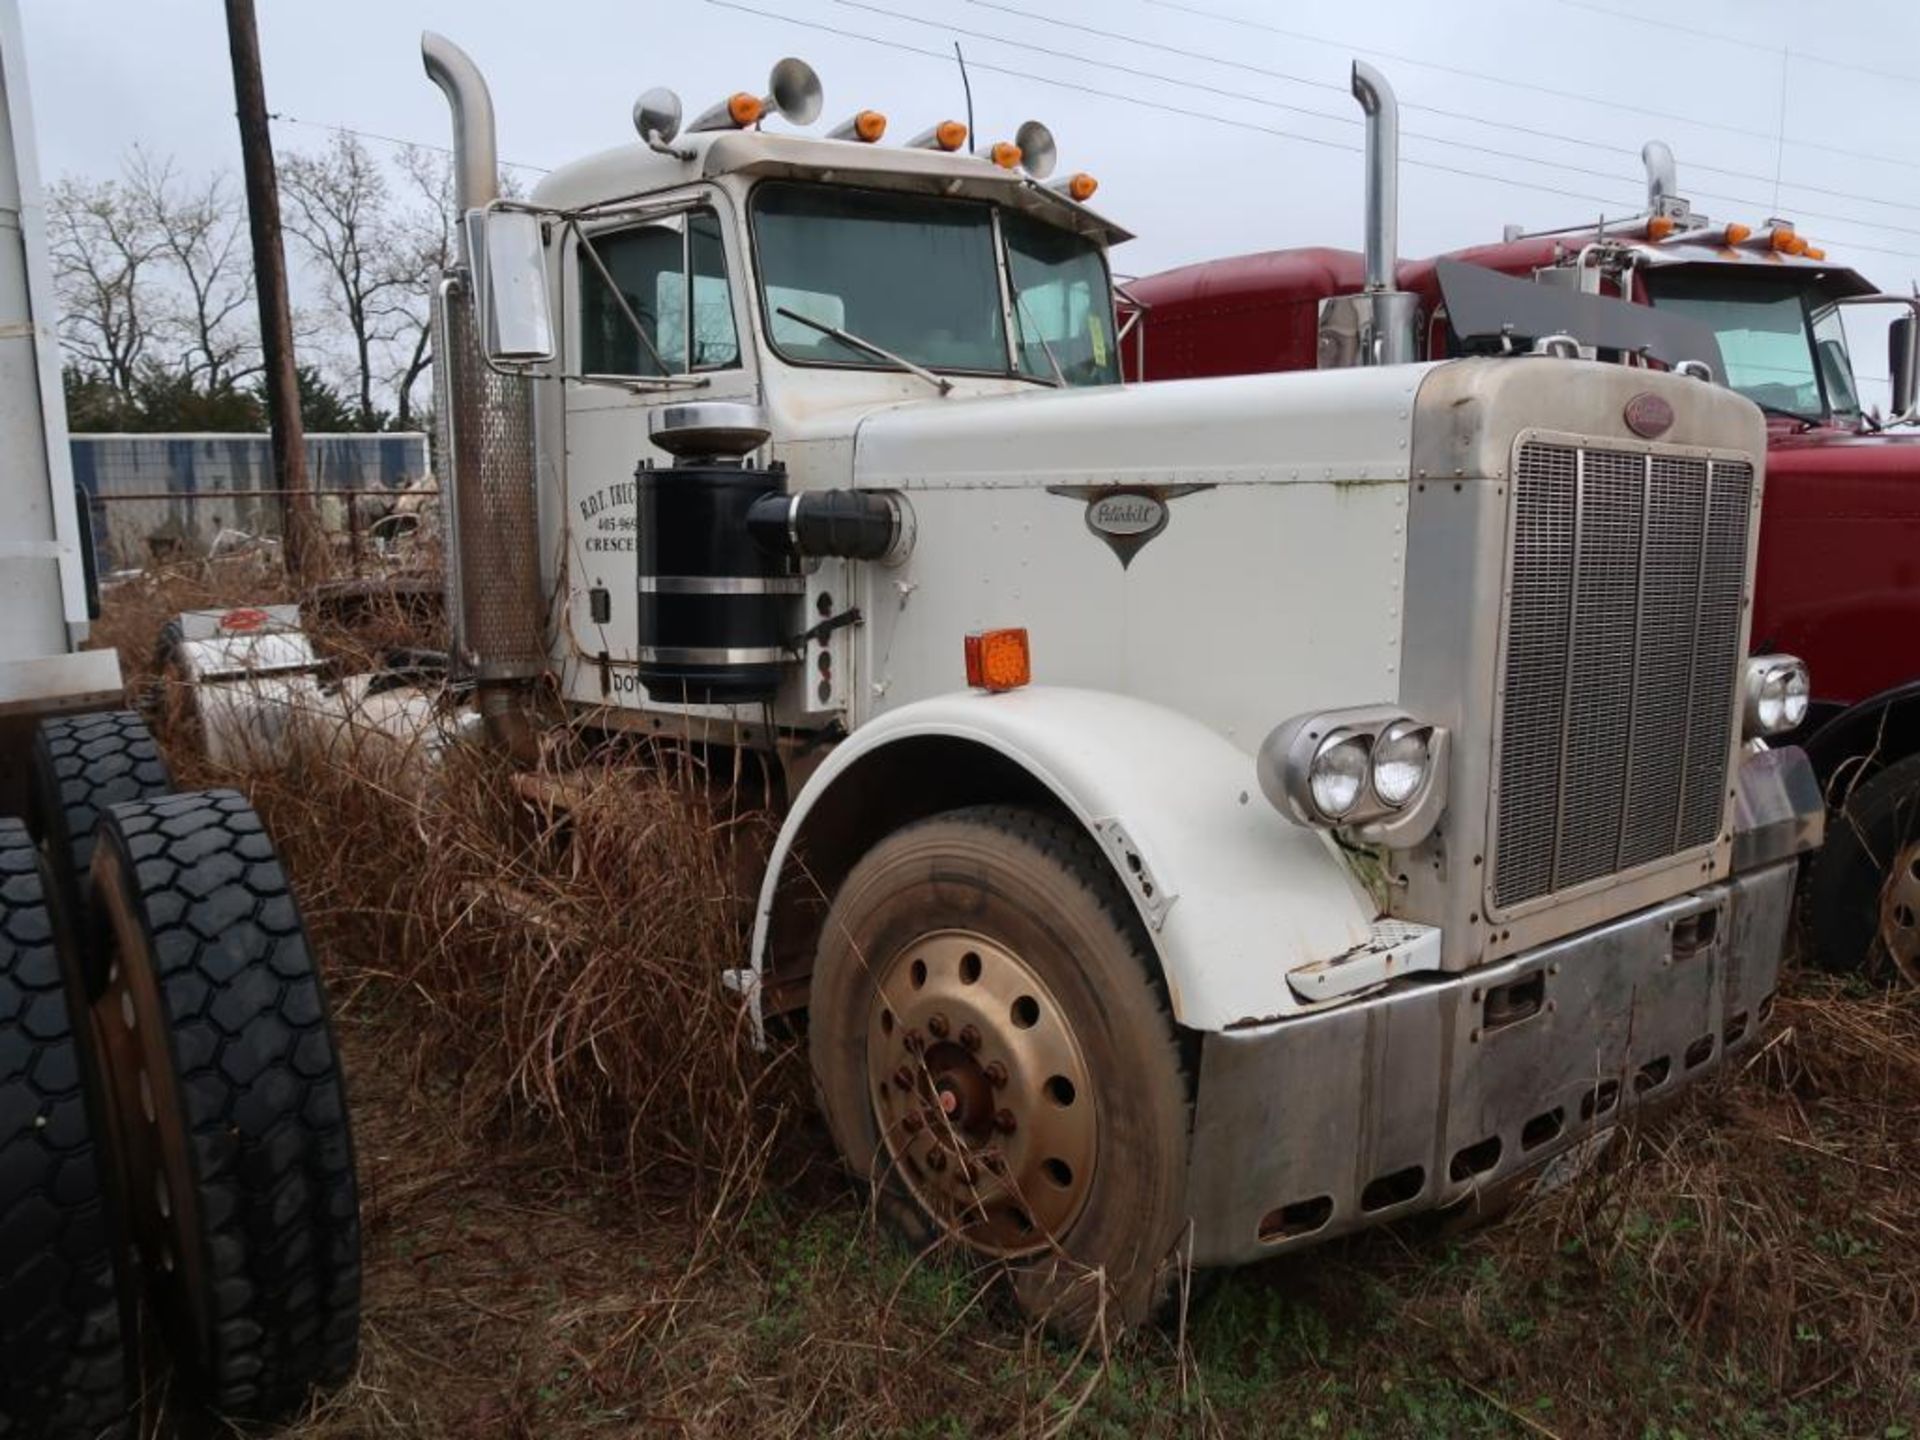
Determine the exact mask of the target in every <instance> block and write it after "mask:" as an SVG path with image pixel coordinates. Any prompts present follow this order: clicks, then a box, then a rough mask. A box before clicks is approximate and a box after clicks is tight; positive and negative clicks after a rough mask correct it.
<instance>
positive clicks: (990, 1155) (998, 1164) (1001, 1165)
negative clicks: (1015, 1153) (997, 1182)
mask: <svg viewBox="0 0 1920 1440" xmlns="http://www.w3.org/2000/svg"><path fill="white" fill-rule="evenodd" d="M980 1163H981V1164H982V1165H984V1166H986V1167H987V1169H988V1170H990V1171H991V1172H993V1173H994V1174H995V1175H998V1174H999V1173H1000V1172H1001V1171H1002V1170H1005V1169H1006V1168H1007V1157H1006V1156H1004V1155H1002V1154H1001V1153H1000V1152H999V1151H998V1150H989V1151H987V1153H986V1154H984V1155H982V1156H981V1157H980Z"/></svg>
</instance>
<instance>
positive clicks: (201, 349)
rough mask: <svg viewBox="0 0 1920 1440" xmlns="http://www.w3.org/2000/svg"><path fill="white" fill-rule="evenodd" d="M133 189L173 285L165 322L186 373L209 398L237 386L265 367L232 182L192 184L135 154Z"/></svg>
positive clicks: (165, 164) (169, 166)
mask: <svg viewBox="0 0 1920 1440" xmlns="http://www.w3.org/2000/svg"><path fill="white" fill-rule="evenodd" d="M126 192H127V194H128V196H129V197H130V198H131V200H132V201H133V203H134V205H135V206H136V207H138V209H140V210H141V211H143V212H144V217H145V220H146V222H147V225H148V227H149V228H150V229H151V230H152V232H153V233H154V234H155V235H156V236H157V238H158V240H159V244H160V247H161V254H160V258H161V259H162V260H164V261H165V262H166V266H165V268H166V270H167V271H168V272H169V273H168V278H169V279H170V280H171V281H172V282H173V284H172V285H171V286H170V287H169V294H168V297H167V303H166V313H165V317H164V318H165V325H166V330H167V332H168V338H169V340H170V341H172V342H173V343H174V344H175V345H177V346H178V353H179V356H180V360H179V368H180V373H182V374H184V375H185V376H186V378H187V379H188V381H189V382H191V383H192V384H193V385H195V386H196V387H198V388H200V389H202V390H204V391H206V392H207V393H209V394H215V393H218V392H220V391H223V390H229V389H232V388H233V387H234V386H235V385H236V384H237V383H238V382H240V381H242V380H245V379H246V378H248V377H249V376H251V375H254V374H256V373H257V372H258V371H259V369H260V363H261V362H260V342H259V337H258V334H257V333H256V330H255V328H254V323H253V308H254V306H253V269H252V266H251V264H250V261H249V257H248V254H247V248H246V227H245V220H244V216H243V214H242V212H241V208H240V204H239V200H238V197H237V196H236V195H235V193H234V191H233V188H232V182H231V180H230V178H229V177H228V176H226V175H224V174H214V175H211V176H209V177H208V178H207V179H206V180H205V181H203V182H201V183H198V184H193V183H189V182H186V181H183V180H181V179H180V177H179V176H178V174H177V173H176V172H175V170H174V166H173V161H172V160H171V159H168V160H163V161H155V160H154V159H153V158H152V157H151V156H149V155H147V154H146V153H145V152H144V151H141V150H138V149H136V150H135V151H134V153H133V159H132V160H131V161H130V162H129V164H128V166H127V180H126Z"/></svg>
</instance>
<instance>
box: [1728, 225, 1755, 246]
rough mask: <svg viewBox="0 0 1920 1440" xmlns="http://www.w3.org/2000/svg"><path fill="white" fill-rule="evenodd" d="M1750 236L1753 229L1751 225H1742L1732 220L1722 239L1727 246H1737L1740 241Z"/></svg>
mask: <svg viewBox="0 0 1920 1440" xmlns="http://www.w3.org/2000/svg"><path fill="white" fill-rule="evenodd" d="M1752 234H1753V227H1752V226H1751V225H1742V224H1741V223H1740V222H1739V221H1738V220H1734V221H1731V222H1730V223H1729V224H1728V225H1727V229H1726V234H1725V236H1724V237H1723V238H1724V239H1725V241H1726V243H1727V244H1728V245H1738V244H1739V243H1740V242H1741V241H1742V240H1745V239H1747V238H1749V237H1750V236H1751V235H1752Z"/></svg>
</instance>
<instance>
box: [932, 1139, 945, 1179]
mask: <svg viewBox="0 0 1920 1440" xmlns="http://www.w3.org/2000/svg"><path fill="white" fill-rule="evenodd" d="M946 1168H947V1152H946V1151H944V1150H942V1149H941V1148H940V1147H939V1146H937V1145H936V1146H935V1147H934V1148H933V1149H931V1150H929V1151H928V1152H927V1169H929V1170H931V1171H933V1172H934V1173H936V1174H938V1173H939V1172H940V1171H942V1170H944V1169H946Z"/></svg>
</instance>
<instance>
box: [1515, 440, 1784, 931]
mask: <svg viewBox="0 0 1920 1440" xmlns="http://www.w3.org/2000/svg"><path fill="white" fill-rule="evenodd" d="M1752 498H1753V467H1752V466H1751V465H1748V464H1745V463H1731V462H1726V461H1715V462H1712V463H1711V464H1709V462H1708V461H1706V460H1703V459H1694V458H1689V457H1680V456H1665V455H1656V456H1646V455H1636V454H1630V453H1627V452H1624V451H1613V450H1600V449H1579V448H1576V447H1573V446H1568V445H1547V444H1540V443H1528V444H1525V445H1523V446H1521V448H1520V456H1519V463H1518V464H1517V465H1516V466H1515V471H1514V495H1513V507H1514V508H1513V527H1514V528H1513V533H1514V542H1513V561H1512V572H1511V577H1510V578H1511V588H1510V592H1509V599H1508V606H1507V646H1506V660H1505V667H1504V671H1503V675H1502V696H1501V701H1500V742H1499V743H1500V754H1499V760H1498V772H1499V776H1500V794H1499V798H1498V802H1497V805H1496V825H1497V829H1496V832H1495V839H1494V872H1493V898H1494V903H1495V905H1496V906H1499V907H1502V908H1504V907H1507V906H1511V905H1517V904H1521V903H1523V902H1525V901H1528V900H1534V899H1538V898H1539V897H1541V896H1544V895H1552V894H1555V893H1558V892H1559V891H1562V890H1568V889H1571V888H1573V887H1574V886H1577V885H1581V884H1584V883H1586V882H1587V881H1590V880H1595V879H1599V878H1600V877H1602V876H1605V875H1610V874H1614V873H1616V872H1618V871H1621V870H1627V869H1631V868H1633V867H1634V866H1637V865H1642V864H1645V863H1647V862H1649V861H1653V860H1659V859H1661V858H1663V857H1665V856H1669V855H1676V854H1679V853H1681V852H1683V851H1687V850H1691V849H1694V848H1695V847H1698V846H1701V845H1705V844H1707V843H1709V842H1710V841H1712V840H1713V838H1714V837H1715V835H1716V834H1717V833H1718V832H1719V828H1720V819H1721V814H1722V802H1723V800H1724V797H1725V794H1726V769H1727V757H1728V751H1729V748H1730V744H1731V739H1732V737H1731V735H1730V734H1729V731H1728V727H1729V725H1730V724H1731V722H1732V716H1733V685H1734V683H1735V680H1736V672H1737V662H1738V658H1739V657H1738V648H1739V635H1740V611H1741V603H1742V598H1743V595H1744V592H1745V581H1746V563H1747V535H1748V519H1749V515H1750V507H1751V503H1752Z"/></svg>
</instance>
